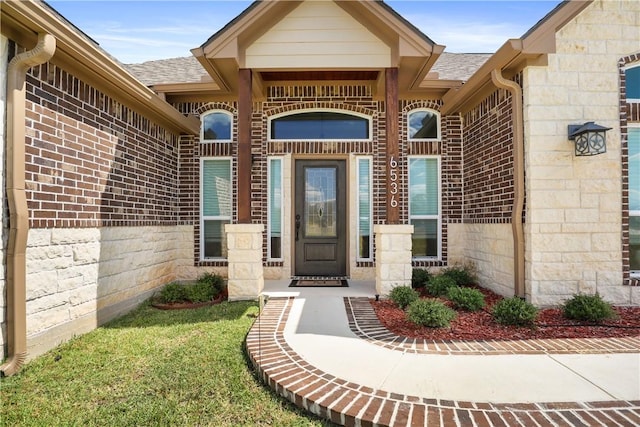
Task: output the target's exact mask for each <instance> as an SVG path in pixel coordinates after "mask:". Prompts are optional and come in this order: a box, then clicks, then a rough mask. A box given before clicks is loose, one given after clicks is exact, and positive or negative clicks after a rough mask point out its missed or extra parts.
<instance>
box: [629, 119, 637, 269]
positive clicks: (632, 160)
mask: <svg viewBox="0 0 640 427" xmlns="http://www.w3.org/2000/svg"><path fill="white" fill-rule="evenodd" d="M631 126H632V125H630V127H629V139H628V140H629V145H628V146H629V264H630V268H631V274H632V275H634V276H636V277H637V276H640V125H638V127H635V126H634V127H631Z"/></svg>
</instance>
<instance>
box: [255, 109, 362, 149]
mask: <svg viewBox="0 0 640 427" xmlns="http://www.w3.org/2000/svg"><path fill="white" fill-rule="evenodd" d="M304 113H339V114H345V115H347V116H353V117H359V118H361V119H365V120H366V121H367V125H368V131H367V132H368V134H369V137H368V138H338V139H312V138H306V139H305V138H302V139H282V138H271V128H272V122H273V121H274V120H277V119H280V118H282V117H287V116H295V115H298V114H304ZM267 141H269V142H272V141H273V142H285V141H322V142H340V141H350V142H351V141H373V118H372V117H371V116H370V115H367V114H363V113H358V112H355V111H349V110H341V109H339V108H304V109H300V110H294V111H286V112H284V113H279V114H274V115H273V116H271V117H269V119H268V120H267Z"/></svg>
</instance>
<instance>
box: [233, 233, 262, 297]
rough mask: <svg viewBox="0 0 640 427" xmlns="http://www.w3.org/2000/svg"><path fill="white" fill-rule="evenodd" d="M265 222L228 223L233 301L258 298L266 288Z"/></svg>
mask: <svg viewBox="0 0 640 427" xmlns="http://www.w3.org/2000/svg"><path fill="white" fill-rule="evenodd" d="M263 231H264V226H263V225H262V224H226V225H225V232H226V233H227V248H228V252H227V259H228V262H229V267H228V269H229V270H228V271H229V281H228V284H227V289H228V291H229V301H238V300H247V299H257V298H258V295H260V293H261V292H262V289H263V288H264V270H263V266H262V232H263Z"/></svg>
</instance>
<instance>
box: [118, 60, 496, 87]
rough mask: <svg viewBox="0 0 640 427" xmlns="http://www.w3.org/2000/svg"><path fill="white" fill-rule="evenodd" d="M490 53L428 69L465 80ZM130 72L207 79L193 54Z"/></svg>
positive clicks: (149, 81) (149, 80)
mask: <svg viewBox="0 0 640 427" xmlns="http://www.w3.org/2000/svg"><path fill="white" fill-rule="evenodd" d="M490 56H491V54H490V53H446V52H445V53H443V54H442V55H441V56H440V58H438V61H437V62H436V63H435V65H434V66H433V68H432V69H431V71H432V72H436V73H438V77H439V78H440V79H443V80H462V81H467V80H469V77H471V76H472V75H473V73H475V72H476V70H477V69H478V68H480V66H481V65H482V64H484V62H485V61H486V60H487V59H489V57H490ZM124 67H125V68H126V69H127V70H128V71H129V72H130V73H131V74H133V75H134V76H135V77H137V78H138V80H140V81H141V82H142V83H144V84H145V85H147V86H152V85H155V84H161V83H195V82H200V81H203V78H204V79H205V81H206V80H210V78H209V77H208V75H207V72H206V71H205V69H204V68H202V65H200V63H199V62H198V60H197V59H196V58H195V57H193V56H186V57H182V58H170V59H160V60H156V61H147V62H143V63H141V64H126V65H125V66H124Z"/></svg>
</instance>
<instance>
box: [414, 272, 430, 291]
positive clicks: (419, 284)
mask: <svg viewBox="0 0 640 427" xmlns="http://www.w3.org/2000/svg"><path fill="white" fill-rule="evenodd" d="M430 278H431V274H430V273H429V271H428V270H423V269H422V268H414V269H413V271H412V272H411V287H412V288H413V289H418V288H423V287H425V286H426V284H427V282H428V281H429V279H430Z"/></svg>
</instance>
